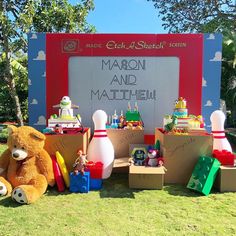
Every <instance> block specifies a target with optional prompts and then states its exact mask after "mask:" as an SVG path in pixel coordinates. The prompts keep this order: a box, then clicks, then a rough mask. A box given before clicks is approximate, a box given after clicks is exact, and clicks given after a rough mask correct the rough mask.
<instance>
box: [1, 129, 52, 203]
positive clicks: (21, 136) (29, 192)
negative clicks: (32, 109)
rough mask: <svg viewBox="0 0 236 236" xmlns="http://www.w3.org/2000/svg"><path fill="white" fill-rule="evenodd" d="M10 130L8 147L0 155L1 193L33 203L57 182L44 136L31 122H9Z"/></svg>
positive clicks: (20, 201)
mask: <svg viewBox="0 0 236 236" xmlns="http://www.w3.org/2000/svg"><path fill="white" fill-rule="evenodd" d="M8 131H9V137H8V140H7V145H8V149H7V150H5V152H3V154H2V155H1V157H0V195H2V196H4V195H11V197H12V198H13V199H14V200H15V201H17V202H19V203H21V204H24V203H26V204H30V203H33V202H35V201H36V200H37V199H39V198H40V197H41V196H42V195H43V194H44V193H45V191H46V189H47V186H48V185H50V186H53V185H54V183H55V180H54V174H53V167H52V160H51V158H50V156H49V154H48V153H47V152H46V151H45V150H44V148H43V147H44V140H45V136H44V134H42V133H40V132H39V131H37V130H36V129H34V128H32V127H29V126H21V127H19V128H17V127H15V126H8ZM12 189H13V190H12Z"/></svg>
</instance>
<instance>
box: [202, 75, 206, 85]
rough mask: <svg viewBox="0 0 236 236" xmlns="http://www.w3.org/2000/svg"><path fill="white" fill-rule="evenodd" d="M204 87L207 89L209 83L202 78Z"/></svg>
mask: <svg viewBox="0 0 236 236" xmlns="http://www.w3.org/2000/svg"><path fill="white" fill-rule="evenodd" d="M202 87H207V81H206V80H205V79H204V77H202Z"/></svg>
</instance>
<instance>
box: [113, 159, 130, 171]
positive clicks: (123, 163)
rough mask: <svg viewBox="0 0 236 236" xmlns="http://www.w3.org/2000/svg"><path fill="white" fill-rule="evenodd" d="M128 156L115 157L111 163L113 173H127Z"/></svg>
mask: <svg viewBox="0 0 236 236" xmlns="http://www.w3.org/2000/svg"><path fill="white" fill-rule="evenodd" d="M130 161H131V160H130V157H122V158H116V159H115V160H114V164H113V170H112V172H113V173H128V172H129V166H130Z"/></svg>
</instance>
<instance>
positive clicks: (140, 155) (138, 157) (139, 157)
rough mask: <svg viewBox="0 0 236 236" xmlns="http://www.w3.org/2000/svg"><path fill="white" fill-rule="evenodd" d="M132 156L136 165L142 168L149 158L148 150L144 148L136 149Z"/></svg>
mask: <svg viewBox="0 0 236 236" xmlns="http://www.w3.org/2000/svg"><path fill="white" fill-rule="evenodd" d="M131 156H132V158H133V162H134V165H137V166H142V165H143V164H144V160H145V159H146V157H147V150H146V148H143V147H137V148H134V149H133V151H132V153H131Z"/></svg>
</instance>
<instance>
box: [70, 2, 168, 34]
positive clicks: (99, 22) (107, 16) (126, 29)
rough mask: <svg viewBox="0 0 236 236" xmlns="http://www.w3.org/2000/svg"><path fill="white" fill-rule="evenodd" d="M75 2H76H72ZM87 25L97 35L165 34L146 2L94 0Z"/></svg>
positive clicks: (155, 14) (152, 6) (149, 4)
mask: <svg viewBox="0 0 236 236" xmlns="http://www.w3.org/2000/svg"><path fill="white" fill-rule="evenodd" d="M74 2H76V1H74ZM94 4H95V10H94V11H92V12H90V13H89V16H88V18H87V21H88V23H90V24H92V25H94V26H95V27H96V30H97V33H150V34H151V33H152V34H157V33H167V30H164V28H163V27H162V26H161V24H162V22H161V19H159V18H158V15H157V10H156V9H155V8H154V5H153V2H148V1H147V0H94Z"/></svg>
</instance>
